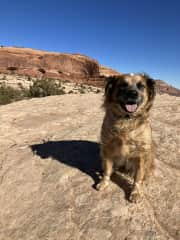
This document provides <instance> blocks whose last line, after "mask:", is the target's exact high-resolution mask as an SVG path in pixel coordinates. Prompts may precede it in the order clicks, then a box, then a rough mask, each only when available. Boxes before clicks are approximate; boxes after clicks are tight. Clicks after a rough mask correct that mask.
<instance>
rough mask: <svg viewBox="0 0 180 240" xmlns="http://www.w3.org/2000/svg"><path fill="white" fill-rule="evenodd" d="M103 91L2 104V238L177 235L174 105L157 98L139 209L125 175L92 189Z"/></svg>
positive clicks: (177, 116) (178, 120)
mask: <svg viewBox="0 0 180 240" xmlns="http://www.w3.org/2000/svg"><path fill="white" fill-rule="evenodd" d="M101 104H102V94H93V93H88V94H84V95H75V94H72V95H62V96H52V97H46V98H39V99H31V100H23V101H19V102H15V103H12V104H9V105H6V106H0V121H1V125H0V141H1V148H0V152H1V154H0V189H1V197H0V206H1V210H0V239H1V240H12V239H13V240H31V239H32V240H40V239H42V240H45V239H48V240H70V239H71V240H78V239H79V240H125V239H126V240H130V239H138V240H139V239H143V240H156V239H159V240H169V239H176V240H177V239H179V238H180V231H179V230H180V228H179V209H180V191H179V186H180V162H179V155H180V127H179V126H180V102H179V98H177V97H173V96H168V95H165V94H164V95H158V96H157V98H156V101H155V105H154V108H153V111H152V115H151V117H152V119H151V121H152V127H153V138H154V141H155V143H156V161H155V165H156V168H155V172H154V175H153V176H151V178H150V179H149V181H148V182H146V183H145V184H144V186H143V189H144V196H143V198H142V201H141V202H140V203H138V204H132V203H129V202H128V201H127V200H126V194H127V193H128V191H129V188H130V185H129V183H128V182H127V181H126V180H125V176H120V175H119V174H118V175H117V176H114V177H113V182H112V183H111V184H110V187H109V188H108V189H107V190H105V191H104V192H97V191H96V190H95V189H94V188H93V185H94V183H95V182H97V175H96V173H97V172H99V171H100V159H99V145H98V142H99V132H100V127H101V123H102V118H103V114H104V113H103V110H102V108H101Z"/></svg>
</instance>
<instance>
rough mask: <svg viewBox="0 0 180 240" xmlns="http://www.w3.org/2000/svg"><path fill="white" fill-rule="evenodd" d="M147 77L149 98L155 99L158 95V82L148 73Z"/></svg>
mask: <svg viewBox="0 0 180 240" xmlns="http://www.w3.org/2000/svg"><path fill="white" fill-rule="evenodd" d="M145 78H146V84H147V89H148V95H149V100H153V99H154V97H155V95H156V82H155V80H154V79H152V78H151V77H149V76H148V75H146V76H145Z"/></svg>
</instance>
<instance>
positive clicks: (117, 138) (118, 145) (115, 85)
mask: <svg viewBox="0 0 180 240" xmlns="http://www.w3.org/2000/svg"><path fill="white" fill-rule="evenodd" d="M154 97H155V81H154V80H153V79H151V78H150V77H149V76H148V75H145V74H124V75H119V76H112V77H109V78H108V79H107V84H106V87H105V99H104V105H103V106H104V108H105V111H106V113H105V117H104V121H103V125H102V129H101V158H102V167H103V177H102V179H101V181H100V183H99V184H98V185H97V189H98V190H102V189H104V187H106V186H107V185H108V183H109V180H110V177H111V174H112V173H113V169H114V167H115V166H118V167H124V168H125V169H126V170H128V171H131V173H133V176H134V184H133V190H132V192H131V195H130V199H129V200H130V201H133V202H136V200H137V199H138V197H139V195H140V192H141V191H140V188H141V183H142V181H143V180H144V178H145V177H146V176H147V175H148V173H149V172H150V170H151V169H152V166H153V154H152V137H151V126H150V122H149V111H150V109H151V107H152V104H153V100H154ZM132 104H135V105H133V106H134V107H133V108H132V107H131V106H132ZM127 105H131V106H129V108H128V109H127V107H128V106H127ZM128 110H130V111H128Z"/></svg>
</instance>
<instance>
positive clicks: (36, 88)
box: [28, 79, 65, 97]
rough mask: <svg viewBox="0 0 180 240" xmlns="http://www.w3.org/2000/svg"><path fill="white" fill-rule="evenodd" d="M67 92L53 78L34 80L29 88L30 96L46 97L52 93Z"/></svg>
mask: <svg viewBox="0 0 180 240" xmlns="http://www.w3.org/2000/svg"><path fill="white" fill-rule="evenodd" d="M61 94H65V91H64V90H63V89H62V88H60V87H59V85H58V84H57V83H56V82H55V81H54V80H52V79H41V80H36V81H33V84H32V85H31V86H30V88H29V94H28V96H29V97H46V96H51V95H61Z"/></svg>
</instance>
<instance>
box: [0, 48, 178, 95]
mask: <svg viewBox="0 0 180 240" xmlns="http://www.w3.org/2000/svg"><path fill="white" fill-rule="evenodd" d="M0 73H2V74H4V73H5V74H15V75H16V76H18V75H25V76H29V77H32V78H52V79H60V80H69V81H71V82H75V83H81V84H88V85H92V86H96V87H103V86H104V84H105V81H106V77H107V76H110V75H118V74H120V73H119V72H117V71H115V70H113V69H110V68H108V67H105V66H101V65H100V64H99V63H98V62H97V61H96V60H94V59H92V58H90V57H88V56H85V55H82V54H67V53H53V52H47V51H40V50H34V49H29V48H17V47H1V48H0ZM25 78H26V77H25ZM10 85H12V83H10ZM27 85H28V84H27V83H24V86H25V87H26V86H27ZM157 90H158V92H159V93H160V94H163V93H167V94H170V95H174V96H180V90H179V89H176V88H174V87H172V86H170V85H168V84H167V83H165V82H163V81H157Z"/></svg>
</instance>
